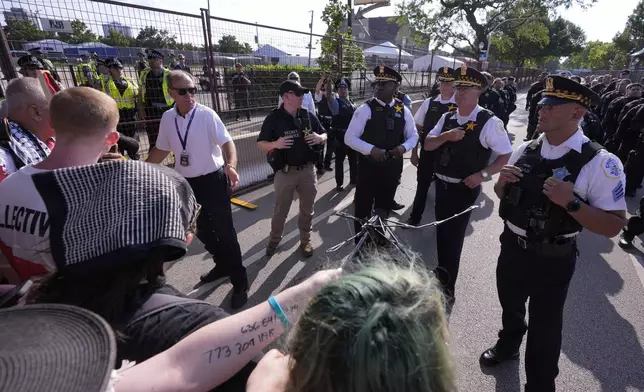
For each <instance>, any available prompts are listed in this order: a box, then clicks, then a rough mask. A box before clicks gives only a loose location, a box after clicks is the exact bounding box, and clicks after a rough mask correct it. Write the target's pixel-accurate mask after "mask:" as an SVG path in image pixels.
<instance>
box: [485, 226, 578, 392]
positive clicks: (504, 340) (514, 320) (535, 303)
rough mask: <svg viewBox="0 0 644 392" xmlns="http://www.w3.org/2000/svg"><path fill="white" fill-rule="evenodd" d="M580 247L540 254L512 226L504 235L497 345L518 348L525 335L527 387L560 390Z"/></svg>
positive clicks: (510, 349)
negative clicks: (566, 315) (564, 331)
mask: <svg viewBox="0 0 644 392" xmlns="http://www.w3.org/2000/svg"><path fill="white" fill-rule="evenodd" d="M576 260H577V248H576V245H575V246H573V250H572V251H571V252H570V254H567V255H564V256H560V257H543V256H539V255H538V254H537V252H536V251H535V250H534V249H531V248H530V247H528V249H523V248H522V247H521V246H519V244H518V242H517V237H516V235H514V233H512V232H511V231H510V230H509V229H508V228H506V229H505V231H504V232H503V234H501V254H500V255H499V261H498V265H497V268H496V285H497V290H498V294H499V301H500V302H501V308H502V309H503V313H502V322H503V329H502V330H501V331H500V332H499V340H498V342H497V345H496V347H497V350H500V351H501V352H503V353H514V352H516V351H518V349H519V347H520V346H521V341H522V340H523V335H524V334H525V333H526V331H527V332H528V340H527V344H526V353H525V355H526V357H525V367H526V379H527V384H526V391H528V392H533V391H535V392H554V391H555V378H556V377H557V375H558V374H559V366H558V362H559V353H560V351H561V328H562V324H563V308H564V303H565V302H566V296H567V295H568V286H569V284H570V280H571V279H572V275H573V273H574V272H575V262H576ZM528 298H530V302H529V307H528V311H529V314H530V320H529V322H528V324H527V325H526V322H525V316H526V301H527V300H528Z"/></svg>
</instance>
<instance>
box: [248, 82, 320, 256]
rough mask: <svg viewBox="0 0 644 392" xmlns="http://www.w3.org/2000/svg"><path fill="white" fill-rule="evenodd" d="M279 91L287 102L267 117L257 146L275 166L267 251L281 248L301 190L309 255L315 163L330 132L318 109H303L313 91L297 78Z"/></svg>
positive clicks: (301, 226)
mask: <svg viewBox="0 0 644 392" xmlns="http://www.w3.org/2000/svg"><path fill="white" fill-rule="evenodd" d="M279 92H280V96H281V97H282V99H283V103H282V104H281V105H280V107H279V108H278V109H274V110H273V111H272V112H271V113H270V114H269V115H268V116H267V117H266V118H265V119H264V123H263V124H262V129H261V131H260V132H259V136H258V137H257V146H258V147H259V148H260V149H261V150H262V151H264V152H267V153H268V158H269V163H271V166H272V168H273V170H275V180H274V185H275V209H274V211H273V218H272V220H271V233H270V237H269V242H268V246H267V247H266V255H267V256H268V257H271V256H273V255H274V254H275V252H276V251H277V247H278V245H279V243H280V241H281V240H282V233H283V232H284V223H285V222H286V217H287V216H288V212H289V209H290V208H291V203H292V202H293V197H294V196H295V192H297V194H298V195H299V199H300V214H299V216H298V227H299V229H300V250H301V251H302V254H303V255H304V256H305V257H310V256H312V255H313V246H312V245H311V231H312V230H313V205H314V203H315V196H316V194H317V177H316V175H315V165H314V164H315V162H316V161H317V159H318V155H319V153H320V150H321V147H322V146H323V144H324V141H325V140H326V138H327V135H326V131H325V129H324V128H323V127H322V126H321V125H320V122H319V121H318V119H317V117H316V116H315V113H311V112H309V111H308V110H306V109H302V97H303V96H304V94H306V93H308V92H309V90H308V89H307V88H304V87H302V85H301V84H300V83H298V82H297V81H294V80H287V81H285V82H284V83H282V85H281V86H280V91H279Z"/></svg>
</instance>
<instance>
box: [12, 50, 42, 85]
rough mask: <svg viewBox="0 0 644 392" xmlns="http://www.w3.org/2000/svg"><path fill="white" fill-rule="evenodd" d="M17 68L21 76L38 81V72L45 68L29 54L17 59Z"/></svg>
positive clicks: (36, 58)
mask: <svg viewBox="0 0 644 392" xmlns="http://www.w3.org/2000/svg"><path fill="white" fill-rule="evenodd" d="M18 66H19V67H20V73H21V74H22V76H26V77H31V78H36V79H38V71H39V70H41V71H42V70H44V69H45V66H44V65H43V63H42V62H41V61H40V60H39V59H38V57H36V56H32V55H30V54H28V55H24V56H21V57H20V58H19V59H18Z"/></svg>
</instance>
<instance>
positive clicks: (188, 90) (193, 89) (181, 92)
mask: <svg viewBox="0 0 644 392" xmlns="http://www.w3.org/2000/svg"><path fill="white" fill-rule="evenodd" d="M173 90H174V91H176V92H177V94H179V95H186V94H188V93H190V95H195V94H197V88H196V87H187V88H173Z"/></svg>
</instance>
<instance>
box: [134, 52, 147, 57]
mask: <svg viewBox="0 0 644 392" xmlns="http://www.w3.org/2000/svg"><path fill="white" fill-rule="evenodd" d="M136 55H137V56H140V57H143V56H145V55H144V54H143V53H141V52H139V53H137V54H136Z"/></svg>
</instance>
